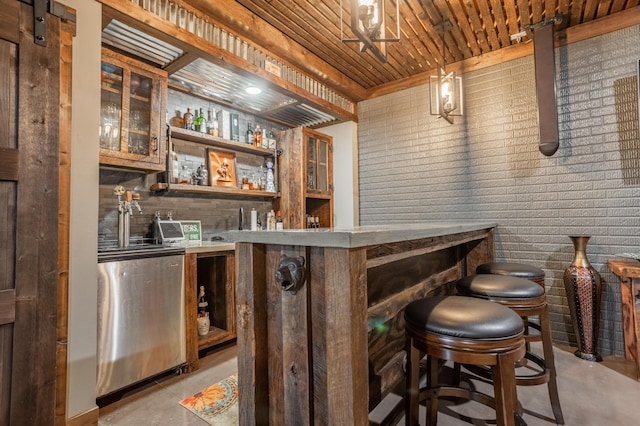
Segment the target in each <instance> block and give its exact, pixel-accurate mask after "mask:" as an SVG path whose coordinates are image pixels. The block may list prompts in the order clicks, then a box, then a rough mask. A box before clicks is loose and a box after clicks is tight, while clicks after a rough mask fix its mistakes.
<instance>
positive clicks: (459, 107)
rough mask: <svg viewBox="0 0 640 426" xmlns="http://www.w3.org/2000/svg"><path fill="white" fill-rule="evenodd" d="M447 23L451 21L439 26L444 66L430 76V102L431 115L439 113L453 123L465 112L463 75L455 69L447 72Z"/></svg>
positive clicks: (439, 115)
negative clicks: (455, 118) (458, 73)
mask: <svg viewBox="0 0 640 426" xmlns="http://www.w3.org/2000/svg"><path fill="white" fill-rule="evenodd" d="M446 24H449V22H448V21H445V22H443V23H441V24H440V25H439V28H438V29H439V30H441V34H442V66H441V67H440V66H438V67H437V69H438V72H437V75H435V76H434V75H432V76H429V95H430V96H429V98H430V102H429V104H430V107H431V115H437V116H438V117H441V118H444V119H445V120H447V121H448V122H449V123H450V124H453V117H454V116H461V115H462V113H463V102H462V101H463V98H462V77H458V76H456V73H455V72H453V71H452V72H449V73H447V69H446V65H447V64H446V62H447V60H446V51H445V50H446V45H445V42H444V32H445V30H446Z"/></svg>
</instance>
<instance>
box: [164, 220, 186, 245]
mask: <svg viewBox="0 0 640 426" xmlns="http://www.w3.org/2000/svg"><path fill="white" fill-rule="evenodd" d="M158 225H159V226H160V234H161V235H162V241H163V242H169V243H170V242H173V241H180V240H184V232H183V231H182V224H181V223H180V222H179V221H177V220H161V221H159V222H158Z"/></svg>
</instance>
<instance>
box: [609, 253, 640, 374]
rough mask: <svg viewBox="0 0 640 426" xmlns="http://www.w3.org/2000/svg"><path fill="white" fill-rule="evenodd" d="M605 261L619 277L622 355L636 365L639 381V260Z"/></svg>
mask: <svg viewBox="0 0 640 426" xmlns="http://www.w3.org/2000/svg"><path fill="white" fill-rule="evenodd" d="M607 263H608V265H609V269H611V272H613V273H614V274H616V275H617V276H618V278H620V295H621V299H622V328H623V333H624V356H625V358H626V359H627V360H629V361H633V362H634V364H635V365H636V379H637V380H638V381H640V347H639V344H638V343H639V336H640V262H639V261H637V260H634V259H626V258H619V257H614V258H611V259H609V261H608V262H607Z"/></svg>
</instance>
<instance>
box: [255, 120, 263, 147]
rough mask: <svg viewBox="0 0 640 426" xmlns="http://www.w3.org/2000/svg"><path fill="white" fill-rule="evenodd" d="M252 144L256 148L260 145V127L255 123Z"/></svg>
mask: <svg viewBox="0 0 640 426" xmlns="http://www.w3.org/2000/svg"><path fill="white" fill-rule="evenodd" d="M253 145H254V146H256V147H258V148H260V147H262V129H260V125H259V124H256V129H255V130H254V131H253Z"/></svg>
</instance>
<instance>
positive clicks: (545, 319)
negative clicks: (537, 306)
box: [540, 308, 564, 425]
mask: <svg viewBox="0 0 640 426" xmlns="http://www.w3.org/2000/svg"><path fill="white" fill-rule="evenodd" d="M540 330H541V333H540V334H541V335H542V350H543V354H544V363H545V366H546V367H547V368H548V369H549V382H548V383H547V386H548V388H549V400H550V401H551V408H552V410H553V415H554V417H555V418H556V423H557V424H559V425H563V424H564V416H563V415H562V408H561V407H560V396H559V393H558V383H557V381H556V363H555V361H554V358H553V342H552V339H551V324H550V322H549V312H548V310H547V309H546V308H545V309H543V310H542V313H541V314H540Z"/></svg>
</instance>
